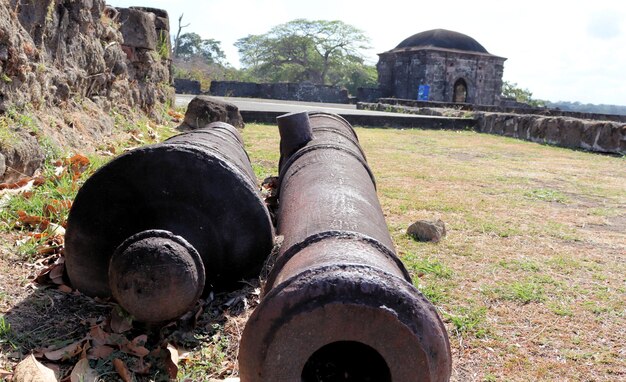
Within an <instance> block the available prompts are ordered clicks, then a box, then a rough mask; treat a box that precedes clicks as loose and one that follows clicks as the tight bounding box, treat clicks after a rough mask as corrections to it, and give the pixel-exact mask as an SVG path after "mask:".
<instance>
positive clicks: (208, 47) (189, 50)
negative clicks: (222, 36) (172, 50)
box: [176, 33, 226, 63]
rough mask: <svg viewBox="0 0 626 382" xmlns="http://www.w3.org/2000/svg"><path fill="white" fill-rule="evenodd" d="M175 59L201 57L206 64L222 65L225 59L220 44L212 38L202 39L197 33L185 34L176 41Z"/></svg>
mask: <svg viewBox="0 0 626 382" xmlns="http://www.w3.org/2000/svg"><path fill="white" fill-rule="evenodd" d="M176 57H179V58H183V59H185V60H189V59H191V58H193V57H202V58H204V59H205V60H206V61H207V62H208V63H223V61H224V60H225V59H226V56H225V55H224V51H222V48H221V43H220V42H219V41H217V40H214V39H212V38H209V39H203V38H202V37H200V35H199V34H197V33H185V34H182V35H180V37H179V39H178V49H177V51H176Z"/></svg>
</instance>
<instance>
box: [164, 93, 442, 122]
mask: <svg viewBox="0 0 626 382" xmlns="http://www.w3.org/2000/svg"><path fill="white" fill-rule="evenodd" d="M193 97H195V96H194V95H190V94H176V106H186V105H187V104H188V103H189V102H190V101H191V100H192V99H193ZM211 98H216V99H218V100H222V101H225V102H230V103H232V104H235V105H236V106H237V107H238V108H239V110H241V111H270V112H281V113H293V112H300V111H322V112H326V113H336V114H341V115H371V116H392V117H396V118H398V117H406V118H421V117H422V116H418V115H414V114H413V115H411V114H400V113H389V112H383V111H371V110H357V108H356V106H355V105H348V104H342V103H319V102H300V101H280V100H275V99H259V98H239V97H215V96H211ZM429 118H433V117H429ZM435 118H437V117H435ZM439 118H445V117H439Z"/></svg>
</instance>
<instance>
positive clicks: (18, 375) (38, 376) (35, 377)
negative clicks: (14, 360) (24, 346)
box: [12, 354, 57, 382]
mask: <svg viewBox="0 0 626 382" xmlns="http://www.w3.org/2000/svg"><path fill="white" fill-rule="evenodd" d="M12 381H13V382H57V377H56V375H55V374H54V371H53V370H52V369H50V368H49V367H47V366H45V365H44V364H42V363H41V362H39V361H37V359H36V358H35V356H34V355H32V354H31V355H29V356H28V357H26V358H24V359H23V360H22V361H20V363H18V364H17V366H16V367H15V372H14V373H13V380H12Z"/></svg>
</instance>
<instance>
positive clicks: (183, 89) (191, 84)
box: [174, 78, 202, 94]
mask: <svg viewBox="0 0 626 382" xmlns="http://www.w3.org/2000/svg"><path fill="white" fill-rule="evenodd" d="M174 88H175V89H176V93H178V94H200V93H202V87H201V84H200V81H196V80H188V79H186V78H174Z"/></svg>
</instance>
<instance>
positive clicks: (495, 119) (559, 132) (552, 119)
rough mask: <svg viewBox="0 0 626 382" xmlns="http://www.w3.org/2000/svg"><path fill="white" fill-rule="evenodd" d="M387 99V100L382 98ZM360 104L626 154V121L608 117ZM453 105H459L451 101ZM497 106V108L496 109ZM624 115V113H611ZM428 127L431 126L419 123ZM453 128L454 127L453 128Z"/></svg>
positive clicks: (419, 104)
mask: <svg viewBox="0 0 626 382" xmlns="http://www.w3.org/2000/svg"><path fill="white" fill-rule="evenodd" d="M385 100H387V101H388V100H389V99H385ZM402 103H405V104H406V103H410V104H411V105H412V106H405V105H402V104H400V103H398V104H391V103H381V102H379V103H362V102H359V103H358V104H357V109H363V110H378V111H388V112H396V113H409V114H420V115H430V116H439V117H447V118H445V119H453V120H457V119H461V120H465V121H466V123H465V124H464V125H463V124H460V126H461V128H472V129H473V130H476V131H479V132H481V133H488V134H498V135H504V136H507V137H512V138H518V139H524V140H527V141H532V142H537V143H545V144H551V145H555V146H560V147H568V148H573V149H584V150H589V151H595V152H601V153H610V154H620V155H626V123H624V122H619V121H608V120H592V119H582V118H573V117H566V116H543V115H532V114H513V113H503V112H478V111H470V109H468V108H467V107H465V106H467V105H463V107H455V108H446V107H443V106H442V105H444V106H445V105H448V104H445V103H438V102H413V101H411V102H409V101H407V102H402ZM452 105H453V106H459V105H456V104H452ZM496 109H497V108H496ZM613 117H623V118H626V116H613ZM419 127H420V128H426V129H428V128H431V127H430V126H419ZM452 128H454V127H452Z"/></svg>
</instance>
